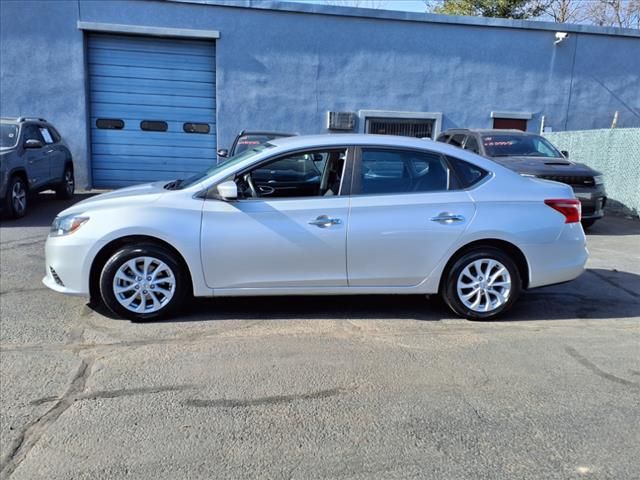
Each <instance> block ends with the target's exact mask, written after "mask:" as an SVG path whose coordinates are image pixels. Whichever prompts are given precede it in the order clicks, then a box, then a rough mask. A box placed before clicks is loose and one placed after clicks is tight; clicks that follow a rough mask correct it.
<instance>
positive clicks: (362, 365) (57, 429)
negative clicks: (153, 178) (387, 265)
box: [0, 194, 640, 480]
mask: <svg viewBox="0 0 640 480" xmlns="http://www.w3.org/2000/svg"><path fill="white" fill-rule="evenodd" d="M78 198H79V197H78ZM65 206H66V204H64V203H63V202H59V201H55V200H53V199H52V198H51V196H50V195H46V194H43V195H40V196H39V198H38V199H37V200H36V201H35V202H34V203H33V205H32V207H33V209H32V211H31V213H30V214H29V216H28V217H26V218H24V219H22V220H19V221H7V220H3V221H2V223H1V225H0V401H1V403H0V435H1V441H0V469H1V470H0V478H1V479H8V478H11V479H12V480H19V479H47V480H51V479H118V478H153V479H154V480H160V479H182V478H189V479H198V478H201V479H211V478H233V479H245V478H246V479H255V478H273V479H293V478H299V479H314V478H331V479H334V478H335V479H338V478H349V479H378V478H379V479H390V478H433V479H469V478H473V479H514V478H522V479H528V478H540V479H556V478H557V479H571V478H576V479H582V478H592V479H633V478H640V460H639V458H640V222H639V221H638V220H628V219H624V218H615V217H610V218H606V219H605V220H603V221H602V222H600V223H598V224H596V225H595V227H594V228H593V229H592V232H591V233H590V234H589V235H588V243H589V249H590V251H591V259H590V261H589V264H588V270H587V272H585V274H583V275H582V276H581V277H580V278H579V279H577V280H576V281H574V282H571V283H568V284H564V285H558V286H553V287H547V288H544V289H538V290H532V291H530V292H527V293H526V294H525V295H524V296H523V298H522V299H521V300H520V302H519V304H518V305H517V306H516V308H515V309H514V310H513V311H512V312H511V314H510V315H508V317H507V318H506V319H504V320H502V321H496V322H489V323H474V322H467V321H463V320H458V319H455V318H452V316H451V314H450V313H449V311H448V310H447V309H446V308H445V307H444V306H443V305H442V304H441V303H440V302H439V301H437V300H436V299H430V300H425V299H424V298H421V297H406V298H404V297H399V296H391V297H389V296H381V297H370V296H366V297H313V298H308V297H304V298H293V297H292V298H242V299H225V300H213V299H204V300H202V299H200V300H194V301H192V302H190V304H189V305H188V306H187V307H186V308H185V311H184V314H183V315H182V316H181V317H180V318H177V319H175V320H173V321H165V322H157V323H149V324H134V323H130V322H128V321H123V320H115V319H111V318H108V317H107V316H104V315H103V313H104V312H102V311H101V310H100V309H98V310H97V311H96V310H94V309H92V308H90V307H89V306H87V304H86V300H84V299H81V298H73V297H65V296H62V295H59V294H56V293H54V292H51V291H49V290H47V289H46V288H45V287H44V286H43V285H42V284H41V283H40V280H41V277H42V276H43V271H44V254H43V245H44V241H45V237H46V235H47V232H48V228H49V224H50V222H51V220H52V219H53V217H54V215H55V214H56V213H57V212H58V211H59V210H62V209H63V208H64V207H65Z"/></svg>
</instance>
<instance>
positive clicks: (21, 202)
mask: <svg viewBox="0 0 640 480" xmlns="http://www.w3.org/2000/svg"><path fill="white" fill-rule="evenodd" d="M6 204H7V209H8V211H9V216H10V217H11V218H20V217H24V216H25V214H26V213H27V185H26V184H25V182H24V180H23V178H22V177H20V176H18V175H14V176H13V177H11V180H9V185H7V198H6Z"/></svg>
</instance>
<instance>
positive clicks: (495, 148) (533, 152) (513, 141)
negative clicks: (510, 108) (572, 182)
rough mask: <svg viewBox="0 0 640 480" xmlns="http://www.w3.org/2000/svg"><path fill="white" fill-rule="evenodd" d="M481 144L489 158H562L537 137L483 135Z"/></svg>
mask: <svg viewBox="0 0 640 480" xmlns="http://www.w3.org/2000/svg"><path fill="white" fill-rule="evenodd" d="M482 143H483V145H484V150H485V152H486V153H487V155H488V156H489V157H549V158H561V157H562V154H561V153H560V152H558V150H556V149H555V147H554V146H553V145H551V144H550V143H549V142H548V141H547V140H545V139H544V138H542V137H540V136H538V135H514V134H508V133H505V134H498V135H484V136H483V137H482Z"/></svg>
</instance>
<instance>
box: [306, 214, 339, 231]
mask: <svg viewBox="0 0 640 480" xmlns="http://www.w3.org/2000/svg"><path fill="white" fill-rule="evenodd" d="M341 223H342V220H340V219H339V218H331V217H329V216H328V215H320V216H319V217H317V218H316V219H315V220H311V221H310V222H309V225H315V226H316V227H320V228H327V227H330V226H332V225H340V224H341Z"/></svg>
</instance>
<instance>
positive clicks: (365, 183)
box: [355, 148, 449, 195]
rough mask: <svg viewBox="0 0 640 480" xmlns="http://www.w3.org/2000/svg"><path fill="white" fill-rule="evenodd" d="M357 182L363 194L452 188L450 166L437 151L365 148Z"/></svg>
mask: <svg viewBox="0 0 640 480" xmlns="http://www.w3.org/2000/svg"><path fill="white" fill-rule="evenodd" d="M355 183H356V192H355V193H359V194H363V195H372V194H385V193H411V192H416V193H417V192H434V191H439V190H447V189H448V188H449V170H448V167H447V166H446V164H445V163H444V161H443V159H442V157H441V156H440V155H438V154H435V153H428V152H418V151H413V150H382V149H372V148H364V149H362V162H361V165H360V172H359V174H358V175H357V176H356V182H355Z"/></svg>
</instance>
